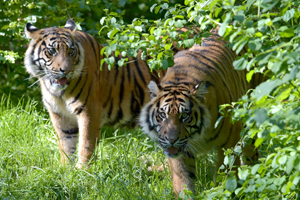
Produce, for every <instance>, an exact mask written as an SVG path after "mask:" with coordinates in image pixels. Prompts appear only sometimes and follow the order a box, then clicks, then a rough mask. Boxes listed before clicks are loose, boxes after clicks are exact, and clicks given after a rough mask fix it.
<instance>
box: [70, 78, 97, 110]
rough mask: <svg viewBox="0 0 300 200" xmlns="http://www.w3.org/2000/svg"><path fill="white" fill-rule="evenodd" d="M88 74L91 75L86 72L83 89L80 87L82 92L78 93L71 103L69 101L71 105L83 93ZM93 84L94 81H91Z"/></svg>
mask: <svg viewBox="0 0 300 200" xmlns="http://www.w3.org/2000/svg"><path fill="white" fill-rule="evenodd" d="M88 75H89V74H86V76H85V81H84V84H83V86H82V87H81V89H80V92H79V93H78V94H77V95H76V97H75V98H74V100H73V101H72V102H71V103H69V105H71V104H72V103H75V102H76V101H77V100H78V98H79V96H80V95H81V93H82V91H83V89H84V86H85V84H86V82H87V79H88ZM91 84H92V83H91Z"/></svg>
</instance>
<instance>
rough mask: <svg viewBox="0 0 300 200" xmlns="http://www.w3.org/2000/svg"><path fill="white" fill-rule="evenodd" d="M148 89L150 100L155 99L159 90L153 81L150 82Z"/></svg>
mask: <svg viewBox="0 0 300 200" xmlns="http://www.w3.org/2000/svg"><path fill="white" fill-rule="evenodd" d="M148 88H149V90H150V100H152V99H153V98H155V97H157V95H158V93H159V88H158V86H157V85H156V83H155V82H154V81H150V83H149V84H148Z"/></svg>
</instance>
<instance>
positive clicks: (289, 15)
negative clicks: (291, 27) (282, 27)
mask: <svg viewBox="0 0 300 200" xmlns="http://www.w3.org/2000/svg"><path fill="white" fill-rule="evenodd" d="M294 14H295V9H294V8H292V9H291V10H288V11H286V12H285V14H284V15H283V17H282V19H283V20H284V21H285V22H288V21H289V20H290V19H292V18H293V17H294Z"/></svg>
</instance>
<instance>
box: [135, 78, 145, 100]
mask: <svg viewBox="0 0 300 200" xmlns="http://www.w3.org/2000/svg"><path fill="white" fill-rule="evenodd" d="M133 78H134V85H135V88H134V89H135V94H136V95H137V97H138V98H137V99H140V104H144V99H145V95H144V89H143V87H142V86H140V85H139V84H138V81H137V79H136V77H135V76H134V77H133Z"/></svg>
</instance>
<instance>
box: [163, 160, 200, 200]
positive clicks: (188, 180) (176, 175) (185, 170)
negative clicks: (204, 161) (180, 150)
mask: <svg viewBox="0 0 300 200" xmlns="http://www.w3.org/2000/svg"><path fill="white" fill-rule="evenodd" d="M168 161H169V166H170V169H171V175H172V182H173V191H174V193H175V195H176V196H178V195H179V193H180V192H181V191H183V190H184V188H185V187H184V185H186V187H187V188H188V189H189V190H191V191H192V192H193V193H194V194H195V179H196V161H195V158H191V157H189V156H187V155H183V156H182V157H180V158H168Z"/></svg>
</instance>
